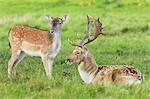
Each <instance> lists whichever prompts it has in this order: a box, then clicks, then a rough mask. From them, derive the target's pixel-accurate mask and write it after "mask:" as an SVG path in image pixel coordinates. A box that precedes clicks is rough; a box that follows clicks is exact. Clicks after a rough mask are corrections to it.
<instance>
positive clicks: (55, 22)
mask: <svg viewBox="0 0 150 99" xmlns="http://www.w3.org/2000/svg"><path fill="white" fill-rule="evenodd" d="M46 18H47V20H48V21H49V22H51V30H50V33H51V34H53V33H59V32H60V30H61V26H62V24H63V23H64V22H65V21H66V20H67V19H68V16H67V15H64V16H63V17H62V18H58V17H56V18H53V17H51V16H49V15H46Z"/></svg>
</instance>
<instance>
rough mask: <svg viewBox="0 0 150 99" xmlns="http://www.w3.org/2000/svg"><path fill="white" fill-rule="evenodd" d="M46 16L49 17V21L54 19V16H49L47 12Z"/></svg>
mask: <svg viewBox="0 0 150 99" xmlns="http://www.w3.org/2000/svg"><path fill="white" fill-rule="evenodd" d="M45 17H46V19H47V20H48V21H52V20H53V17H51V16H49V15H48V14H46V15H45Z"/></svg>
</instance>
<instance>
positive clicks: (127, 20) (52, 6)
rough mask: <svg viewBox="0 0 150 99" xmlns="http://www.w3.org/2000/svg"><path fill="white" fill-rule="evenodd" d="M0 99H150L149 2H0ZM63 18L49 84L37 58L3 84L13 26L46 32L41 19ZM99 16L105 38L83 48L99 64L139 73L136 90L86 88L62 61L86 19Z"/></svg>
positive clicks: (28, 59)
mask: <svg viewBox="0 0 150 99" xmlns="http://www.w3.org/2000/svg"><path fill="white" fill-rule="evenodd" d="M0 5H1V6H0V98H1V99H20V98H21V99H22V98H23V99H30V98H31V99H38V98H39V99H41V98H44V99H45V98H46V99H47V98H54V99H57V98H62V99H67V98H71V99H78V98H79V99H93V98H95V99H150V86H149V85H150V80H149V79H150V66H149V65H150V13H149V11H150V1H149V0H101V1H100V0H75V1H73V0H41V1H40V0H39V1H36V0H32V1H30V0H7V1H6V0H3V1H2V0H0ZM46 13H48V14H49V15H51V16H54V17H56V16H63V15H65V14H66V15H68V16H69V21H68V22H67V23H65V24H64V26H63V29H62V47H61V51H60V53H59V54H58V56H57V57H56V59H55V63H54V69H53V79H52V80H48V79H47V77H46V75H45V71H44V68H43V65H42V62H41V59H40V58H37V57H34V58H33V57H30V56H29V57H26V58H25V59H24V60H23V61H22V62H21V63H20V64H19V65H18V67H17V75H16V77H15V78H14V79H13V80H12V81H10V80H8V78H7V63H8V60H9V58H10V55H11V51H10V49H9V47H8V31H9V29H10V28H11V27H13V26H15V25H30V26H33V27H38V28H41V29H45V30H49V23H48V22H47V20H46V19H45V17H44V15H45V14H46ZM87 14H90V15H92V16H99V17H100V20H101V21H102V23H103V26H104V32H105V34H106V35H104V36H101V37H99V38H98V39H97V40H96V41H94V42H92V43H91V44H89V45H88V48H89V49H90V50H91V52H92V53H93V55H94V57H95V59H96V61H97V63H98V64H100V65H102V64H106V65H110V64H118V65H119V64H130V65H133V66H135V67H136V68H138V69H140V70H141V71H142V73H143V74H144V75H145V80H144V82H143V83H142V84H140V85H133V86H128V85H115V84H112V85H102V84H91V85H87V84H85V83H84V82H83V81H82V80H81V78H80V76H79V74H78V71H77V68H76V67H77V66H76V65H72V66H69V65H66V64H65V60H66V59H67V56H68V55H69V54H70V53H71V52H72V50H73V47H72V46H71V45H69V43H68V41H67V39H68V38H70V39H71V40H73V41H75V42H77V41H78V40H77V38H76V33H79V34H81V35H80V36H83V35H84V33H85V31H86V15H87Z"/></svg>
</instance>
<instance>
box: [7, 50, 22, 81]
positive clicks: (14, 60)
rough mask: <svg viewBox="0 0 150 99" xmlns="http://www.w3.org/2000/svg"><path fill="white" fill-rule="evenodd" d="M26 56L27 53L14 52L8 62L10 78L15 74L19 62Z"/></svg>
mask: <svg viewBox="0 0 150 99" xmlns="http://www.w3.org/2000/svg"><path fill="white" fill-rule="evenodd" d="M24 57H25V53H24V52H22V51H19V52H18V53H13V54H12V55H11V58H10V60H9V63H8V78H11V76H13V75H15V73H16V71H15V70H16V66H17V64H18V63H19V62H20V61H21V60H22V59H23V58H24Z"/></svg>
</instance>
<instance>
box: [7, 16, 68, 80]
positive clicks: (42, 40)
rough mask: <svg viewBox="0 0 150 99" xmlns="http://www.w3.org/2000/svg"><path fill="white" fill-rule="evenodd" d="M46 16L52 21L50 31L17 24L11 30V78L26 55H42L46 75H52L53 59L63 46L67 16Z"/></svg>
mask: <svg viewBox="0 0 150 99" xmlns="http://www.w3.org/2000/svg"><path fill="white" fill-rule="evenodd" d="M46 18H47V19H48V21H50V22H51V30H50V32H49V31H46V30H41V29H37V28H33V27H29V26H16V27H13V28H12V29H11V30H10V32H9V43H10V47H11V51H12V55H11V58H10V60H9V63H8V77H9V78H11V77H12V76H13V75H14V74H15V69H16V65H17V64H18V63H19V62H20V61H21V60H22V59H23V58H24V57H25V56H26V55H31V56H40V57H41V58H42V62H43V64H44V68H45V71H46V75H47V76H48V78H51V77H52V65H53V61H54V58H55V57H56V55H57V54H58V52H59V50H60V46H61V27H62V24H63V23H64V22H65V21H66V20H67V16H66V15H65V16H63V17H62V18H58V17H57V18H52V17H50V16H48V15H46Z"/></svg>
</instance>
